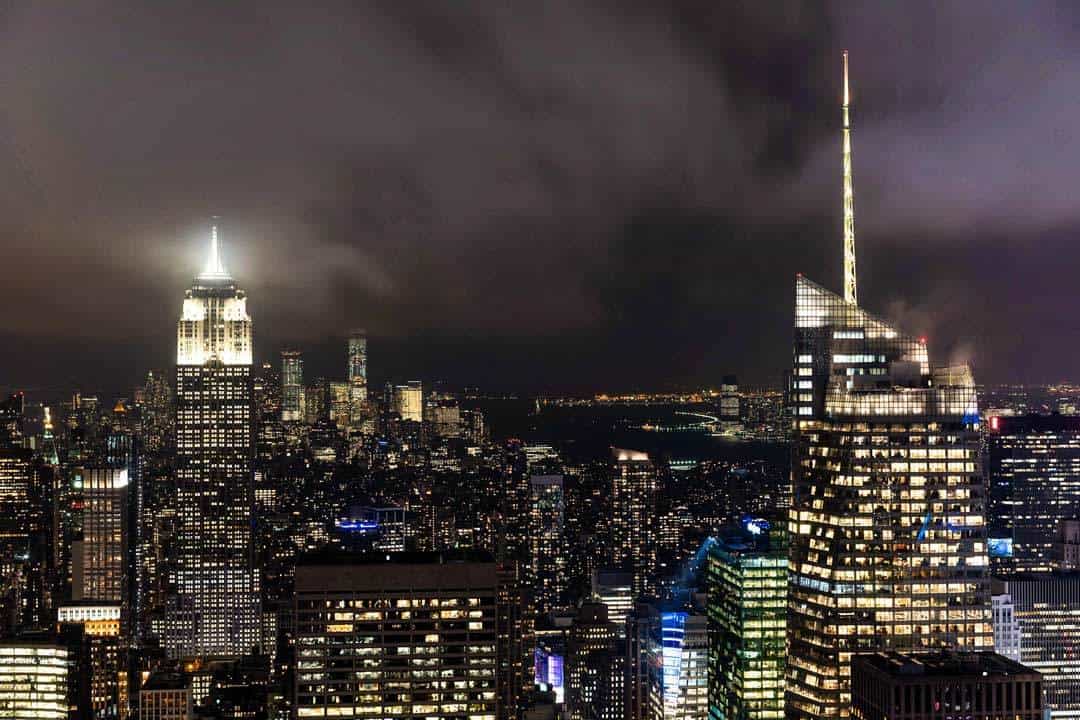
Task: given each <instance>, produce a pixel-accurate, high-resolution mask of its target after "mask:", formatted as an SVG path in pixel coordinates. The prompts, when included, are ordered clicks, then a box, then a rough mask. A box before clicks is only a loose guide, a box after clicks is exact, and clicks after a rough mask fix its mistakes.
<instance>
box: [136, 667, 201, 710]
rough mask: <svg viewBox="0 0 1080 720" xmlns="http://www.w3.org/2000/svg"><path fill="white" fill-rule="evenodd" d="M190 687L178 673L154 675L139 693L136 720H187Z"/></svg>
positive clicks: (189, 704)
mask: <svg viewBox="0 0 1080 720" xmlns="http://www.w3.org/2000/svg"><path fill="white" fill-rule="evenodd" d="M191 709H192V708H191V685H190V683H189V682H188V680H187V678H185V677H184V676H183V675H181V674H180V673H154V674H153V675H151V676H150V677H149V678H147V680H146V682H144V683H143V685H142V689H141V690H140V691H139V714H138V720H189V719H190V718H191Z"/></svg>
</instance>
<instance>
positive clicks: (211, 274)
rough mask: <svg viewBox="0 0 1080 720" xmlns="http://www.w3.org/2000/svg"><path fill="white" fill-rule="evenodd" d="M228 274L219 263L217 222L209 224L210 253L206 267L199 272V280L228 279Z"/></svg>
mask: <svg viewBox="0 0 1080 720" xmlns="http://www.w3.org/2000/svg"><path fill="white" fill-rule="evenodd" d="M230 277H231V276H230V275H229V273H228V272H226V270H225V266H224V265H222V264H221V251H220V249H219V247H218V233H217V224H216V223H215V224H214V225H212V226H210V255H209V257H207V259H206V267H205V268H204V269H203V271H202V272H201V273H199V279H200V280H228V279H230Z"/></svg>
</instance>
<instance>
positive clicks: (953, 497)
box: [786, 53, 993, 720]
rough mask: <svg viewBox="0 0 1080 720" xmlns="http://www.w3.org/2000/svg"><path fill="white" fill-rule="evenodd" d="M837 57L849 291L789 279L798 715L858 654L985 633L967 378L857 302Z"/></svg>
mask: <svg viewBox="0 0 1080 720" xmlns="http://www.w3.org/2000/svg"><path fill="white" fill-rule="evenodd" d="M844 67H845V81H844V86H845V93H844V95H845V101H844V120H845V122H844V125H845V129H844V165H845V177H844V209H845V223H844V225H845V232H844V240H845V242H844V248H845V253H844V276H845V286H844V296H843V297H841V296H839V295H836V294H834V293H832V292H829V291H828V290H826V289H824V288H822V287H821V286H819V285H816V284H814V283H812V282H810V281H809V280H808V279H806V278H804V277H802V276H801V275H800V276H798V278H797V279H796V283H795V347H794V353H793V355H794V357H793V360H794V369H793V372H792V377H791V385H790V386H789V387H788V393H789V399H790V406H791V408H792V410H793V414H794V436H795V437H794V459H793V463H792V492H793V497H792V506H791V510H790V514H789V530H790V535H791V538H790V542H791V551H790V552H791V554H790V570H791V577H790V593H789V605H788V610H789V612H788V648H789V655H788V665H787V683H786V684H787V701H786V715H787V717H788V718H791V719H792V720H794V719H795V718H831V717H846V716H847V715H848V713H849V705H850V688H849V681H850V668H851V657H852V656H853V655H854V654H857V653H865V652H876V651H879V650H899V651H920V650H933V649H939V648H950V649H961V650H981V649H984V648H989V647H991V646H992V643H993V635H992V627H991V622H990V592H989V575H988V565H987V543H986V540H987V537H986V526H985V512H986V508H985V504H986V498H985V497H984V495H985V490H984V484H983V477H982V473H981V469H980V462H979V442H980V438H979V434H978V427H979V413H978V403H977V398H976V389H975V383H974V380H973V378H972V376H971V372H970V370H968V369H967V368H966V367H956V368H948V367H946V368H932V367H931V364H930V360H929V352H928V349H927V345H926V342H925V341H924V340H923V339H919V338H915V337H912V336H910V335H907V334H905V333H902V332H900V331H899V330H898V329H896V328H895V327H894V326H893V325H892V324H890V323H889V322H887V321H885V320H883V319H881V318H878V317H875V316H873V315H871V314H870V313H868V312H867V311H865V310H863V309H862V308H860V307H859V306H858V304H857V298H856V293H855V256H854V225H853V216H852V213H851V182H850V170H851V168H850V135H849V131H848V126H847V79H846V76H847V72H846V68H847V55H846V53H845V55H844Z"/></svg>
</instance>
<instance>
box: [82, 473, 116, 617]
mask: <svg viewBox="0 0 1080 720" xmlns="http://www.w3.org/2000/svg"><path fill="white" fill-rule="evenodd" d="M75 472H76V477H77V478H79V480H80V481H81V483H82V492H83V522H82V529H83V536H82V539H81V540H76V541H75V542H73V543H72V548H71V566H72V582H71V597H72V599H73V600H95V601H98V602H104V603H116V604H118V605H119V604H122V603H126V602H127V599H128V588H127V580H128V577H129V573H128V572H127V564H126V559H127V554H128V541H129V537H128V528H129V525H128V470H127V468H111V467H98V468H89V467H87V468H78V469H77V470H76V471H75Z"/></svg>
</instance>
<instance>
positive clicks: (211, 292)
mask: <svg viewBox="0 0 1080 720" xmlns="http://www.w3.org/2000/svg"><path fill="white" fill-rule="evenodd" d="M252 405H253V397H252V379H251V318H250V317H249V316H248V313H247V295H246V294H245V293H244V291H243V290H241V289H240V288H238V287H237V285H236V282H235V281H234V280H233V279H232V277H231V276H230V275H229V274H228V273H227V272H225V269H224V267H223V266H222V264H221V259H220V257H219V255H218V242H217V228H214V230H213V235H212V239H211V250H210V259H209V262H208V264H207V267H206V269H205V270H204V271H203V272H202V273H201V274H200V275H199V276H198V277H196V278H195V281H194V283H193V284H192V286H191V289H189V290H188V291H187V294H186V296H185V299H184V309H183V314H182V315H181V317H180V322H179V327H178V333H177V365H176V485H177V498H176V513H177V523H176V524H177V527H176V534H175V539H174V546H175V553H174V558H173V564H174V570H173V583H172V584H173V586H174V587H175V594H174V596H173V597H171V598H170V602H171V606H170V607H169V608H168V611H167V614H166V622H165V628H164V633H163V634H164V637H163V638H162V640H163V645H164V646H165V648H166V649H167V651H168V652H169V654H170V655H171V656H173V657H183V656H202V655H224V656H235V655H242V654H243V653H246V652H249V651H250V650H251V648H252V647H253V646H254V645H256V643H258V641H259V605H258V586H257V582H258V581H257V576H256V574H255V570H254V562H253V556H252V553H253V545H252V531H251V518H252V504H253V501H254V500H253V493H254V490H253V487H252V482H253V480H252V460H253V457H254V445H253V437H252V435H253V423H254V419H253V415H252V412H253V411H252Z"/></svg>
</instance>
